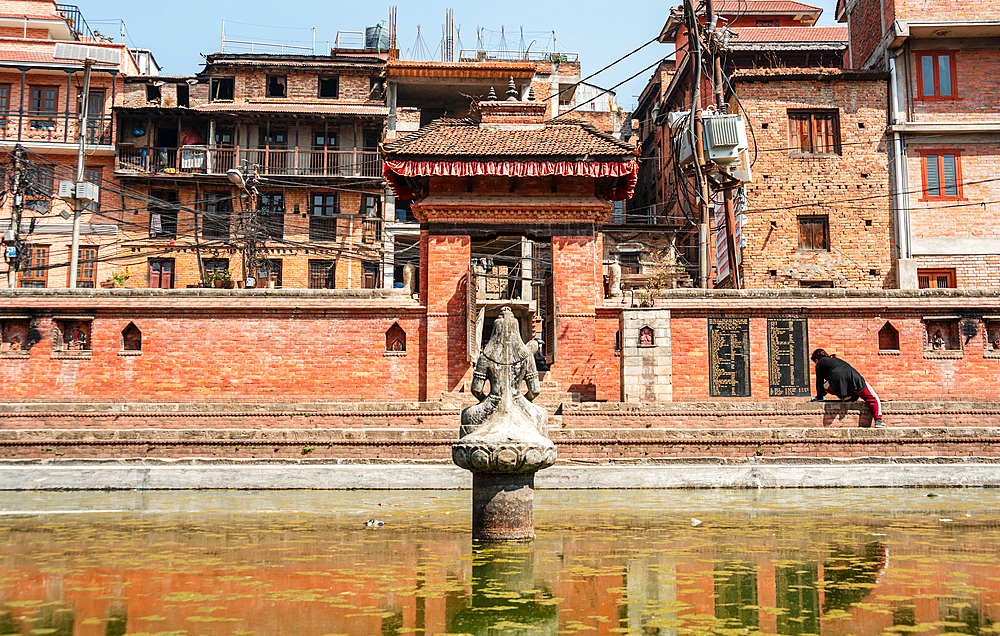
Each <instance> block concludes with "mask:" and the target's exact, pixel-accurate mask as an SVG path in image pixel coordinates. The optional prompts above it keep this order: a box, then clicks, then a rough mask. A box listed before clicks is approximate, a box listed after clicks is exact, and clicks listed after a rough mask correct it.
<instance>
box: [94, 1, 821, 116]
mask: <svg viewBox="0 0 1000 636" xmlns="http://www.w3.org/2000/svg"><path fill="white" fill-rule="evenodd" d="M805 1H806V3H807V4H812V5H814V6H819V7H822V8H823V16H822V17H821V18H820V21H819V23H818V24H819V25H834V24H836V21H835V18H834V16H833V10H834V6H835V0H819V1H816V2H810V1H809V0H805ZM76 2H77V4H78V6H79V7H80V10H81V11H82V12H83V15H84V19H86V20H87V22H88V24H89V25H90V27H91V29H95V30H100V31H101V32H102V33H103V34H105V35H108V36H111V37H113V38H114V40H115V41H116V42H120V41H123V40H122V38H121V21H123V20H124V22H125V32H126V37H125V39H124V42H125V43H126V44H127V45H129V46H134V47H138V48H144V49H151V50H152V51H153V56H154V57H155V58H156V61H157V62H158V63H159V65H160V66H161V68H162V71H161V73H163V74H164V75H193V74H195V73H197V72H198V71H200V70H201V68H202V63H203V61H204V60H203V58H202V55H208V54H210V53H216V52H218V51H219V50H220V46H221V39H222V25H223V20H225V24H226V39H227V40H247V41H255V42H279V43H284V44H291V45H296V46H306V47H309V48H310V49H311V47H312V40H313V32H312V29H315V39H316V52H317V53H318V54H322V53H325V52H326V51H327V42H328V41H329V42H330V43H331V45H332V43H333V41H334V40H335V39H336V37H337V32H338V31H362V32H363V31H364V30H365V27H368V26H374V25H376V24H379V23H380V22H384V21H387V20H388V15H389V6H390V5H388V4H379V3H376V2H350V3H349V2H345V1H343V0H334V1H332V2H316V1H315V0H280V1H274V0H270V1H264V0H245V1H243V2H238V3H237V2H217V1H213V0H208V1H206V0H200V1H195V0H173V1H172V2H169V3H164V4H155V3H148V2H128V3H126V2H122V1H121V0H76ZM674 4H679V2H655V1H653V0H632V1H631V2H628V3H626V4H624V5H618V4H617V3H615V2H610V3H607V4H604V3H600V4H598V3H595V2H587V1H586V0H584V1H583V2H577V3H573V4H568V3H564V2H558V1H550V2H538V1H537V0H536V1H535V2H527V1H522V0H507V1H506V2H489V3H486V2H477V3H475V4H468V5H464V6H463V5H462V4H461V3H456V2H454V1H451V0H448V1H445V0H423V1H420V2H416V1H409V2H408V1H405V0H401V1H399V2H397V3H396V5H395V6H396V7H397V25H396V27H397V28H396V32H397V43H398V46H399V49H400V56H401V57H402V58H403V59H414V58H415V57H416V56H417V55H419V54H418V53H417V52H416V50H417V49H418V48H419V46H417V27H418V25H419V26H420V33H421V38H422V42H423V45H424V47H426V53H425V54H424V55H423V57H419V58H418V59H432V58H430V57H429V55H427V53H429V54H434V52H435V50H436V49H438V47H439V45H440V41H441V33H442V29H443V25H444V23H445V14H446V11H447V9H448V8H452V9H454V23H455V25H456V27H457V30H458V36H459V37H460V39H461V43H462V46H463V47H464V48H469V49H472V48H475V47H476V40H477V35H476V34H477V30H478V29H482V30H483V31H482V33H483V38H484V42H485V44H486V47H487V48H491V49H492V48H499V40H500V34H501V29H503V33H504V39H505V41H506V42H507V45H508V48H509V49H514V50H517V48H518V44H519V42H520V40H521V29H522V28H523V29H524V33H525V36H524V40H525V44H529V43H530V44H531V46H530V50H532V51H537V50H553V44H552V31H553V30H554V31H555V47H554V48H555V50H556V51H561V52H572V53H579V55H580V62H581V65H582V69H583V76H584V77H586V76H587V75H590V74H591V73H593V72H595V71H597V70H599V69H601V68H603V67H604V66H606V65H608V64H611V63H612V62H614V61H616V60H618V59H619V58H620V57H622V56H624V55H625V54H627V53H629V52H630V51H632V50H633V49H635V48H637V47H639V46H640V45H642V44H643V43H645V42H648V41H649V40H651V39H653V38H655V37H656V36H657V35H658V34H659V32H660V29H661V28H662V26H663V23H664V22H665V21H666V18H667V15H668V12H669V7H671V6H673V5H674ZM228 48H229V47H227V50H228ZM456 49H457V43H456ZM671 49H672V47H669V46H667V45H664V44H659V43H655V42H654V43H653V44H650V45H649V46H647V47H645V48H644V49H642V50H641V51H640V52H638V53H636V54H634V55H632V56H630V57H629V58H627V59H625V60H624V61H622V62H619V63H618V64H615V65H614V66H612V67H611V68H609V69H608V70H606V71H604V72H602V73H601V74H599V75H597V76H596V77H594V78H593V79H591V80H588V81H589V82H590V83H593V84H597V85H598V86H601V87H604V88H609V87H611V86H614V85H615V84H618V83H619V82H622V81H623V80H626V79H627V78H629V77H631V76H632V75H635V74H637V73H638V75H637V77H636V78H635V79H633V80H631V81H629V82H627V83H625V84H623V85H622V86H621V87H620V88H618V89H616V93H617V96H618V104H619V105H620V106H621V107H623V108H624V109H625V110H631V107H632V106H634V105H635V102H636V100H637V98H638V95H639V93H640V92H641V91H642V88H643V86H645V83H646V81H647V79H648V78H649V77H650V76H651V75H652V69H650V70H646V71H644V70H643V69H645V68H646V67H647V66H651V65H655V64H656V62H657V61H658V60H659V59H661V58H662V57H663V56H665V55H667V54H669V53H670V51H671ZM303 52H307V53H308V52H309V51H303ZM456 53H457V51H456ZM408 54H409V56H408ZM434 59H440V51H438V55H437V56H436V57H435V58H434ZM498 90H499V89H498Z"/></svg>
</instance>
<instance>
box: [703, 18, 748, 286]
mask: <svg viewBox="0 0 1000 636" xmlns="http://www.w3.org/2000/svg"><path fill="white" fill-rule="evenodd" d="M705 11H706V17H707V19H708V24H709V25H710V28H711V25H712V24H713V19H714V14H713V12H712V0H705ZM709 39H710V40H711V39H712V38H711V33H710V34H709ZM712 45H713V47H715V46H717V45H718V43H717V41H713V42H712ZM712 58H713V63H712V70H713V73H714V77H713V78H712V84H713V85H714V87H715V106H716V107H717V108H718V109H719V112H723V113H724V112H726V110H727V109H728V105H727V104H726V99H725V95H724V87H723V76H722V56H720V55H719V54H718V51H716V50H714V48H713V50H712ZM722 204H723V205H724V206H725V208H726V253H727V254H728V255H729V275H730V276H731V277H732V283H733V289H741V288H742V287H743V285H742V281H741V280H740V268H739V263H737V262H736V217H735V214H734V213H733V192H732V189H730V188H726V189H723V190H722Z"/></svg>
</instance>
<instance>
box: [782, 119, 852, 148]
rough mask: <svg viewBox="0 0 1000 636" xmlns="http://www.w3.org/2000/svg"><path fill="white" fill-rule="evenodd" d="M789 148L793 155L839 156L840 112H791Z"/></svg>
mask: <svg viewBox="0 0 1000 636" xmlns="http://www.w3.org/2000/svg"><path fill="white" fill-rule="evenodd" d="M788 148H789V152H790V153H791V154H793V155H839V154H840V115H839V113H838V111H836V110H826V109H824V110H789V111H788Z"/></svg>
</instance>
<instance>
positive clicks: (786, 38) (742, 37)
mask: <svg viewBox="0 0 1000 636" xmlns="http://www.w3.org/2000/svg"><path fill="white" fill-rule="evenodd" d="M732 41H733V42H734V43H737V44H743V43H748V42H844V43H846V42H847V27H743V28H740V29H736V35H735V36H734V37H733V40H732Z"/></svg>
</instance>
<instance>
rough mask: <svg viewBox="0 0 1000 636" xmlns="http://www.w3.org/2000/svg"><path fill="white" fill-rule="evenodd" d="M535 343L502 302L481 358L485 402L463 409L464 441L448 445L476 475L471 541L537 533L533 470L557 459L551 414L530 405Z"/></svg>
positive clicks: (476, 384)
mask: <svg viewBox="0 0 1000 636" xmlns="http://www.w3.org/2000/svg"><path fill="white" fill-rule="evenodd" d="M534 347H537V344H536V343H535V342H534V341H532V342H531V343H530V344H525V343H524V342H523V341H522V340H521V334H520V329H519V326H518V323H517V319H516V318H515V317H514V314H513V312H511V310H510V308H509V307H504V308H503V309H502V310H501V312H500V317H499V318H497V320H496V322H495V323H494V326H493V335H492V336H491V337H490V341H489V343H488V344H487V345H486V347H485V348H484V349H483V351H482V352H481V353H480V354H479V358H478V360H477V361H476V368H475V371H474V372H473V374H472V394H473V395H475V396H476V398H478V399H479V401H480V402H479V404H476V405H474V406H470V407H468V408H466V409H465V410H463V411H462V425H461V429H460V433H459V435H460V437H461V439H460V440H459V441H458V442H457V443H456V444H454V445H453V446H452V448H451V456H452V461H454V462H455V464H457V465H458V466H460V467H462V468H465V469H466V470H470V471H472V473H473V515H472V517H473V520H472V524H473V530H472V535H473V539H525V538H530V537H532V536H534V515H533V512H532V507H533V501H534V474H535V472H536V471H539V470H541V469H543V468H548V467H549V466H551V465H552V464H554V463H555V461H556V446H555V444H553V443H552V441H551V440H550V439H549V438H548V437H547V435H548V413H546V412H545V410H544V409H542V408H541V407H539V406H536V405H535V404H533V403H532V401H533V400H534V399H535V397H537V396H538V393H539V388H540V386H539V381H538V371H537V369H536V368H535V357H534V351H533V348H534ZM487 381H489V383H490V392H489V393H488V394H487V393H486V392H485V391H484V389H485V386H486V382H487ZM522 382H526V383H527V387H528V392H527V394H522V393H521V383H522Z"/></svg>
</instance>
